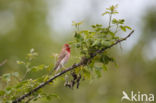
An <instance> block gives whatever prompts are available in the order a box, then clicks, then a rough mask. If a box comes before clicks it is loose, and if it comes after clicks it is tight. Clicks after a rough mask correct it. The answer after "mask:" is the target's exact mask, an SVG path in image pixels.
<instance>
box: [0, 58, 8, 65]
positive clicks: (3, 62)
mask: <svg viewBox="0 0 156 103" xmlns="http://www.w3.org/2000/svg"><path fill="white" fill-rule="evenodd" d="M6 62H7V59H5V60H4V61H2V63H0V67H1V66H3V65H4V64H5V63H6Z"/></svg>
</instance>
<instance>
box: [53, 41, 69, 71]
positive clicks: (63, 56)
mask: <svg viewBox="0 0 156 103" xmlns="http://www.w3.org/2000/svg"><path fill="white" fill-rule="evenodd" d="M69 57H70V47H69V44H64V46H63V48H62V51H61V53H60V55H59V57H58V60H57V62H56V65H55V68H54V71H56V72H57V71H58V70H59V69H60V68H62V67H64V64H65V63H66V62H67V61H68V59H69Z"/></svg>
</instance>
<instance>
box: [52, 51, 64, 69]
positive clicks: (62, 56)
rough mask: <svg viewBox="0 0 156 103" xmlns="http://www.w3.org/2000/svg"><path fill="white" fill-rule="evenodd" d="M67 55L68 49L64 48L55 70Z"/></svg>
mask: <svg viewBox="0 0 156 103" xmlns="http://www.w3.org/2000/svg"><path fill="white" fill-rule="evenodd" d="M66 55H67V53H66V51H65V50H64V49H63V50H62V51H61V53H60V55H59V57H58V60H57V62H56V65H55V68H54V70H56V69H57V67H58V66H59V65H60V62H61V61H62V59H63V58H64V57H65V56H66Z"/></svg>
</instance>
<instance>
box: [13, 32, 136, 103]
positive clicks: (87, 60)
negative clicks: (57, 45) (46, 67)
mask: <svg viewBox="0 0 156 103" xmlns="http://www.w3.org/2000/svg"><path fill="white" fill-rule="evenodd" d="M133 32H134V30H132V31H131V32H130V33H129V34H128V35H127V36H126V37H124V38H122V39H119V40H117V41H116V42H115V43H113V44H112V45H110V46H108V47H105V48H103V49H101V50H97V51H96V52H95V53H93V54H91V55H90V57H89V58H85V57H84V58H82V60H81V61H80V62H79V63H76V64H73V65H72V66H71V67H69V68H67V69H65V70H64V71H62V72H60V73H57V74H56V75H54V76H53V77H51V78H50V79H49V80H47V81H46V82H43V83H41V84H40V85H39V86H37V87H36V88H34V89H32V90H31V91H30V92H28V93H26V94H24V95H22V96H20V97H18V98H16V100H14V101H13V103H19V102H21V101H22V100H23V99H25V98H26V97H29V96H31V95H32V94H33V93H35V92H36V91H38V90H39V89H40V88H43V87H44V86H46V85H47V84H49V83H50V82H52V81H53V80H54V79H56V78H58V77H60V76H61V75H63V74H65V73H66V72H69V71H71V70H73V69H75V68H77V67H80V66H82V65H87V64H88V63H89V61H90V60H91V59H93V58H94V57H95V56H96V55H98V54H100V53H102V52H104V51H105V50H107V49H109V48H111V47H113V46H115V45H117V44H118V43H120V42H122V41H124V40H126V39H127V38H129V37H130V36H131V35H132V34H133Z"/></svg>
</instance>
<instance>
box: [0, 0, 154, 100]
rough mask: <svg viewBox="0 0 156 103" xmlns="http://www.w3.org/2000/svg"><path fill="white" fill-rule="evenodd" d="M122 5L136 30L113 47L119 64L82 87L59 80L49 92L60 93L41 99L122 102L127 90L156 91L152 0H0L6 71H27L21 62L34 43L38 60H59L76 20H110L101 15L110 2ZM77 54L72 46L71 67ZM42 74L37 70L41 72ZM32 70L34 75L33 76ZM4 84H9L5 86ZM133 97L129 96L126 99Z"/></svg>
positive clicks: (0, 49)
mask: <svg viewBox="0 0 156 103" xmlns="http://www.w3.org/2000/svg"><path fill="white" fill-rule="evenodd" d="M115 4H119V9H118V10H119V15H118V16H116V17H118V18H124V19H125V20H126V24H127V25H129V26H131V27H132V28H134V29H135V33H134V34H133V36H132V37H130V38H129V39H128V40H127V41H125V42H124V43H122V44H121V46H122V48H120V47H119V46H116V47H115V48H112V49H111V51H110V52H111V55H112V56H113V57H114V58H115V59H116V62H117V64H118V68H116V67H115V66H112V64H110V65H109V69H108V71H107V72H103V73H102V77H101V78H99V79H93V80H89V81H88V80H87V81H83V82H81V84H80V88H79V89H74V90H71V89H69V88H66V87H64V86H63V81H61V80H60V81H58V82H57V83H56V84H55V85H53V86H52V87H50V86H47V87H46V88H47V89H46V91H47V92H49V93H54V94H57V95H58V96H59V97H60V98H59V99H58V98H54V99H52V100H51V101H47V100H45V99H40V100H38V101H36V103H52V102H54V103H120V102H121V97H122V91H126V92H127V93H129V94H130V92H131V91H134V92H136V93H137V92H138V91H140V92H141V93H147V94H148V93H153V94H156V80H155V79H156V1H154V0H151V1H150V2H149V1H147V0H132V1H130V0H117V1H114V0H85V1H84V0H69V1H68V0H0V63H1V62H2V61H4V60H7V62H6V64H5V65H3V66H1V67H0V75H2V74H4V73H8V72H15V71H18V72H20V73H21V74H20V76H21V77H22V75H23V74H24V73H25V68H24V67H22V66H19V65H17V63H16V61H17V60H24V59H25V56H26V54H27V53H28V52H29V50H30V49H31V48H34V49H35V50H36V51H37V52H38V53H39V57H38V58H37V59H36V60H35V64H54V62H55V60H54V57H53V54H54V53H59V52H60V49H61V47H62V45H63V44H64V43H66V42H67V41H70V40H72V38H73V34H72V31H74V28H73V27H72V25H71V24H72V21H81V20H83V21H84V25H83V26H82V27H81V29H84V28H88V27H87V25H91V24H96V23H100V24H103V25H106V24H107V21H108V20H107V19H106V18H105V17H102V16H100V15H101V13H102V12H103V10H105V8H106V7H109V6H111V5H115ZM74 56H75V57H76V56H77V55H76V50H75V49H74V47H72V57H73V58H71V59H70V60H69V61H70V62H69V63H68V64H67V65H66V66H70V65H71V64H72V63H73V62H75V61H74ZM36 76H37V74H36ZM31 77H32V75H31V74H30V75H29V77H28V78H31ZM0 88H3V87H2V85H0ZM126 102H127V103H128V101H126V100H125V101H124V103H126Z"/></svg>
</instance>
